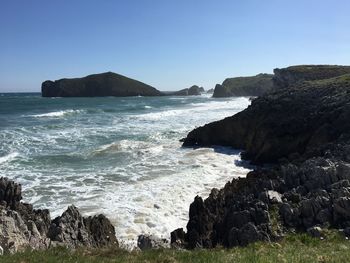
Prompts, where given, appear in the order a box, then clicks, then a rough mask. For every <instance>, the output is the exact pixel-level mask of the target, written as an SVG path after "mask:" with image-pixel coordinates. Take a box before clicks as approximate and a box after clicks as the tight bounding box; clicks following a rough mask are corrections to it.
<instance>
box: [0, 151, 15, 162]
mask: <svg viewBox="0 0 350 263" xmlns="http://www.w3.org/2000/svg"><path fill="white" fill-rule="evenodd" d="M17 156H18V153H17V152H13V153H10V154H8V155H5V156H2V157H0V163H5V162H9V161H11V160H13V159H14V158H16V157H17Z"/></svg>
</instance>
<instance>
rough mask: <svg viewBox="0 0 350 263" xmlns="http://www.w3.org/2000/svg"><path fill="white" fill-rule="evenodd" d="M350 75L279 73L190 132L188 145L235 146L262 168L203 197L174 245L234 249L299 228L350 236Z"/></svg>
mask: <svg viewBox="0 0 350 263" xmlns="http://www.w3.org/2000/svg"><path fill="white" fill-rule="evenodd" d="M325 69H326V70H325ZM305 70H306V71H307V73H305ZM348 70H349V67H341V66H297V67H290V68H286V69H281V70H280V69H278V70H275V74H276V75H275V77H274V83H275V84H274V85H275V87H274V89H275V91H274V92H270V93H267V94H265V95H263V96H262V97H259V98H257V99H254V100H253V101H252V104H251V106H249V107H248V108H247V109H246V110H244V111H242V112H240V113H238V114H236V115H234V116H232V117H229V118H226V119H224V120H221V121H217V122H214V123H210V124H207V125H205V126H203V127H199V128H197V129H195V130H193V131H192V132H190V133H189V134H188V136H187V137H186V138H185V139H184V140H183V145H184V146H187V147H210V146H213V145H224V146H231V147H234V148H238V149H242V150H243V154H242V157H243V158H244V159H247V160H251V161H252V162H253V163H255V164H259V166H257V168H256V169H255V170H254V171H252V172H250V173H249V174H248V175H247V177H246V178H239V179H234V180H232V181H231V182H228V183H227V184H226V185H225V186H224V188H222V189H220V190H218V189H213V190H212V192H211V194H210V196H209V197H208V198H207V199H205V200H203V199H202V198H201V197H198V196H197V197H196V198H195V200H194V202H193V203H192V204H191V206H190V209H189V222H188V224H187V231H186V232H185V231H184V230H183V229H177V230H175V231H173V232H172V233H171V243H172V244H173V246H177V247H178V246H180V247H185V248H190V249H191V248H196V247H203V248H213V247H216V246H218V245H221V246H225V247H233V246H237V245H247V244H249V243H251V242H255V241H258V240H265V241H271V240H278V239H280V238H282V237H283V236H284V235H285V234H286V233H289V232H299V231H301V232H308V233H309V234H310V235H312V236H318V237H320V236H322V233H323V231H324V229H327V228H333V229H337V230H340V231H342V232H343V233H344V235H346V236H348V235H350V122H349V120H350V75H349V74H346V73H348ZM295 72H297V73H295ZM300 72H303V73H302V75H300ZM282 80H283V81H282Z"/></svg>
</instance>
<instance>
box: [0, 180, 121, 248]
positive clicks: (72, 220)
mask: <svg viewBox="0 0 350 263" xmlns="http://www.w3.org/2000/svg"><path fill="white" fill-rule="evenodd" d="M21 199H22V193H21V185H20V184H17V183H15V182H13V181H11V180H9V179H7V178H4V177H2V178H0V247H2V248H3V249H4V251H5V253H6V252H10V253H14V252H17V251H22V250H24V249H26V248H31V249H47V248H49V247H51V246H57V245H61V246H66V247H70V248H76V247H79V246H86V247H104V246H118V241H117V239H116V236H115V230H114V227H113V225H112V224H111V223H110V221H109V220H108V219H107V218H106V217H105V216H103V215H97V216H93V217H83V216H82V215H81V214H80V213H79V211H78V209H77V208H76V207H74V206H70V207H68V209H67V211H65V212H64V213H63V214H62V216H60V217H57V218H55V219H54V220H52V221H51V218H50V213H49V211H48V210H47V209H44V210H41V209H33V206H32V205H30V204H26V203H22V202H21Z"/></svg>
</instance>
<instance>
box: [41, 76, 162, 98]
mask: <svg viewBox="0 0 350 263" xmlns="http://www.w3.org/2000/svg"><path fill="white" fill-rule="evenodd" d="M41 93H42V96H43V97H103V96H116V97H127V96H161V95H162V93H161V92H160V91H159V90H157V89H155V88H153V87H151V86H149V85H147V84H145V83H142V82H140V81H137V80H134V79H130V78H128V77H125V76H122V75H119V74H116V73H113V72H106V73H101V74H93V75H89V76H86V77H83V78H74V79H60V80H55V81H51V80H47V81H45V82H43V83H42V85H41Z"/></svg>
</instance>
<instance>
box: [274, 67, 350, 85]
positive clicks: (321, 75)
mask: <svg viewBox="0 0 350 263" xmlns="http://www.w3.org/2000/svg"><path fill="white" fill-rule="evenodd" d="M274 73H275V75H274V77H273V82H274V87H275V88H276V89H278V88H286V87H289V86H291V85H295V84H297V83H300V82H303V81H310V80H322V79H329V78H334V77H338V76H341V75H345V74H350V66H334V65H300V66H292V67H288V68H282V69H278V68H277V69H275V70H274Z"/></svg>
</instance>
